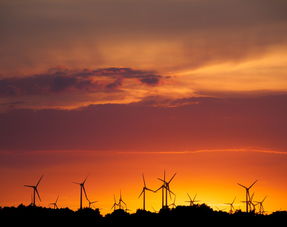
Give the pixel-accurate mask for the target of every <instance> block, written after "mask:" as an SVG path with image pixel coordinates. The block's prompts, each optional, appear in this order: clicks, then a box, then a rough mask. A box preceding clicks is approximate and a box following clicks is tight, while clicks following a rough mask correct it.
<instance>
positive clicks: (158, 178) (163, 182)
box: [157, 178, 166, 183]
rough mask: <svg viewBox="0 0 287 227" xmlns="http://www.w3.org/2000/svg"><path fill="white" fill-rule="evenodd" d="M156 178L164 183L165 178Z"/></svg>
mask: <svg viewBox="0 0 287 227" xmlns="http://www.w3.org/2000/svg"><path fill="white" fill-rule="evenodd" d="M157 179H158V180H160V181H162V182H163V183H166V181H165V180H163V179H161V178H157Z"/></svg>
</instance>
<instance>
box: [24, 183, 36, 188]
mask: <svg viewBox="0 0 287 227" xmlns="http://www.w3.org/2000/svg"><path fill="white" fill-rule="evenodd" d="M24 187H29V188H34V186H32V185H26V184H24Z"/></svg>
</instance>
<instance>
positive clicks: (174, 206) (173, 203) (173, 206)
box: [169, 195, 176, 208]
mask: <svg viewBox="0 0 287 227" xmlns="http://www.w3.org/2000/svg"><path fill="white" fill-rule="evenodd" d="M175 200H176V195H175V196H174V199H173V202H172V203H171V204H169V206H171V207H172V208H176V205H175Z"/></svg>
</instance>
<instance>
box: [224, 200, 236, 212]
mask: <svg viewBox="0 0 287 227" xmlns="http://www.w3.org/2000/svg"><path fill="white" fill-rule="evenodd" d="M235 199H236V196H235V198H234V199H233V201H232V202H231V203H225V204H226V205H229V206H230V210H229V213H230V214H232V213H233V211H234V206H233V204H234V202H235Z"/></svg>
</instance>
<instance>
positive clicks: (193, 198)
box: [193, 194, 197, 202]
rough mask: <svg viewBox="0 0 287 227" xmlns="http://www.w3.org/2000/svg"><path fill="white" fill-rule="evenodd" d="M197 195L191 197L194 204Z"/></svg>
mask: <svg viewBox="0 0 287 227" xmlns="http://www.w3.org/2000/svg"><path fill="white" fill-rule="evenodd" d="M196 196H197V194H195V196H194V197H193V202H195V198H196Z"/></svg>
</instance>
